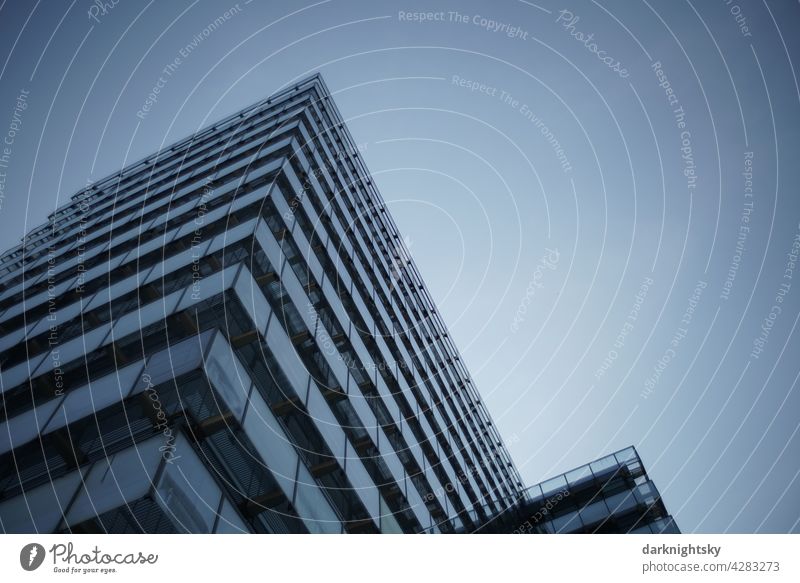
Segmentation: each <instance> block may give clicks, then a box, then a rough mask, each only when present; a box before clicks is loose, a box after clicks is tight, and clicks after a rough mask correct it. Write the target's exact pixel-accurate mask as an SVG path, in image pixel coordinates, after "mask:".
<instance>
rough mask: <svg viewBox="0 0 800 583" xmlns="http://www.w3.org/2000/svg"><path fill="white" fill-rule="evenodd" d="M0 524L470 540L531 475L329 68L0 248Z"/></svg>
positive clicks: (101, 187) (99, 187)
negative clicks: (478, 382) (473, 373)
mask: <svg viewBox="0 0 800 583" xmlns="http://www.w3.org/2000/svg"><path fill="white" fill-rule="evenodd" d="M0 354H1V355H2V356H0V375H1V376H0V381H1V382H2V385H0V388H2V397H3V398H2V400H0V425H1V426H0V529H2V531H4V532H122V533H126V532H265V533H266V532H290V533H291V532H315V533H316V532H319V533H339V532H366V533H369V532H458V531H463V530H475V529H477V527H478V526H479V525H480V524H482V523H484V522H486V521H487V520H488V519H489V518H490V517H492V516H494V515H496V514H497V513H499V512H502V511H503V510H504V501H506V500H508V499H509V498H514V497H517V496H519V495H521V494H522V493H523V487H522V483H521V481H520V478H519V474H518V472H517V470H516V468H515V467H514V465H513V463H512V461H511V458H510V457H509V455H508V453H507V451H506V449H505V447H504V446H503V443H502V440H501V438H500V436H499V434H498V433H497V431H496V429H495V428H494V426H493V425H492V424H491V422H490V418H489V415H488V413H487V411H486V409H485V407H484V405H483V403H482V402H481V400H480V398H479V396H478V393H477V392H476V390H475V388H474V386H473V384H472V381H471V379H470V377H469V374H468V373H467V371H466V369H465V368H464V365H463V363H462V361H461V358H460V357H459V354H458V352H457V351H456V349H455V347H454V345H453V343H452V341H451V340H450V338H449V335H448V333H447V330H446V329H445V327H444V324H443V322H442V320H441V318H440V317H439V315H438V313H437V311H436V308H435V306H434V305H433V302H432V301H431V298H430V296H429V295H428V293H427V291H426V289H425V287H424V285H423V283H422V280H421V278H420V276H419V273H418V271H417V270H416V268H415V266H414V264H413V263H412V261H411V259H410V257H409V255H408V252H407V250H406V249H405V248H404V246H403V243H402V239H401V237H400V236H399V234H398V231H397V228H396V226H395V224H394V222H393V221H392V218H391V217H390V215H389V213H388V212H387V210H386V208H385V205H384V203H383V201H382V199H381V198H380V195H379V194H378V192H377V191H376V189H375V187H374V185H373V184H372V181H371V179H370V177H369V174H368V172H367V171H366V168H365V167H364V165H363V163H362V162H361V159H360V157H359V155H358V153H357V149H356V148H355V146H354V142H353V140H352V138H351V137H350V135H349V133H348V132H347V130H346V128H345V126H344V124H343V121H342V118H341V116H340V114H339V113H338V111H337V109H336V106H335V105H334V104H333V102H332V100H331V98H330V94H329V92H328V90H327V89H326V87H325V84H324V82H323V81H322V79H321V78H320V77H319V76H313V77H310V78H308V79H306V80H304V81H302V82H300V83H298V84H297V85H296V86H293V87H291V88H289V89H287V90H285V91H283V92H281V93H279V94H277V95H273V96H271V97H270V98H269V99H266V100H264V101H262V102H260V103H257V104H255V105H253V106H251V107H248V108H247V109H245V110H243V111H241V112H239V113H237V114H235V115H233V116H230V117H229V118H227V119H225V120H223V121H221V122H218V123H217V124H215V125H214V126H213V127H211V128H208V129H206V130H204V131H201V132H199V133H197V134H195V135H193V136H191V137H189V138H187V139H185V140H183V141H181V142H179V143H177V144H175V145H173V146H172V147H170V148H167V149H165V150H162V151H160V152H158V153H157V154H155V155H153V156H150V157H148V158H147V159H145V160H142V161H141V162H139V163H137V164H134V165H132V166H131V167H128V168H125V169H124V170H122V171H121V172H119V173H117V174H115V175H113V176H110V177H108V178H107V179H105V180H103V181H101V182H99V183H96V184H94V185H92V186H90V187H88V188H86V189H84V190H82V191H81V192H79V193H78V194H76V195H75V196H74V197H72V199H71V202H70V203H69V204H67V205H65V206H63V207H61V208H59V209H58V210H57V211H56V212H55V213H54V214H52V215H51V217H50V219H49V221H48V222H47V223H46V224H44V225H42V226H41V227H39V228H37V229H34V230H33V231H32V232H30V233H29V234H28V235H27V236H26V237H25V239H24V241H23V243H22V244H21V245H19V246H18V247H16V248H14V249H11V250H10V251H8V252H7V253H5V254H4V255H3V256H2V258H0Z"/></svg>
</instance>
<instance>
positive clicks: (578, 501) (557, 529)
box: [473, 447, 680, 534]
mask: <svg viewBox="0 0 800 583" xmlns="http://www.w3.org/2000/svg"><path fill="white" fill-rule="evenodd" d="M473 532H474V531H473ZM478 532H494V533H498V532H499V533H514V534H574V533H617V534H621V533H634V534H672V533H679V532H680V531H679V530H678V527H677V525H676V524H675V521H674V520H673V519H672V516H670V515H669V513H668V512H667V509H666V508H665V506H664V503H663V501H662V500H661V495H660V494H659V493H658V490H657V489H656V487H655V485H654V484H653V482H652V481H651V480H650V478H649V477H648V475H647V471H646V470H645V468H644V466H643V465H642V461H641V459H640V458H639V454H638V453H637V452H636V449H635V448H633V447H628V448H626V449H623V450H620V451H618V452H616V453H613V454H611V455H607V456H605V457H603V458H600V459H599V460H596V461H593V462H591V463H588V464H586V465H583V466H580V467H578V468H575V469H574V470H571V471H569V472H567V473H565V474H562V475H560V476H556V477H555V478H551V479H549V480H546V481H544V482H542V483H541V484H537V485H535V486H532V487H530V488H528V489H526V490H525V491H524V492H523V494H522V495H521V496H520V497H519V498H518V499H517V500H515V501H511V502H510V503H509V505H508V509H507V510H506V511H505V512H502V513H500V514H497V515H496V516H495V517H493V518H492V519H490V520H489V521H488V522H486V523H484V524H483V525H481V526H479V527H478Z"/></svg>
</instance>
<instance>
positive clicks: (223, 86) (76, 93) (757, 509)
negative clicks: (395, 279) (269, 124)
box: [0, 0, 800, 532]
mask: <svg viewBox="0 0 800 583" xmlns="http://www.w3.org/2000/svg"><path fill="white" fill-rule="evenodd" d="M92 6H96V5H95V4H93V3H92V2H90V1H89V0H80V1H79V0H75V1H74V2H72V3H71V4H69V3H66V2H63V3H62V2H59V3H46V2H36V3H33V2H28V1H23V0H18V1H12V0H6V1H3V2H2V3H0V46H1V47H2V51H1V52H0V58H2V59H3V60H2V61H1V62H2V65H0V67H1V68H0V133H2V138H3V139H5V138H6V137H9V132H10V133H11V134H13V135H12V136H11V137H12V138H13V139H12V140H11V141H12V144H11V145H9V146H7V147H8V148H9V149H10V153H9V152H6V163H5V166H7V167H0V181H2V182H0V184H2V187H3V189H2V190H0V193H2V198H1V199H0V201H2V206H0V225H2V229H0V248H3V249H5V248H8V247H10V246H12V245H14V244H16V243H17V242H18V241H19V238H20V237H21V236H22V235H23V233H24V232H25V231H26V230H29V229H30V228H32V227H35V226H38V225H40V224H41V223H43V222H44V221H45V220H46V217H47V214H48V213H49V212H51V211H52V210H53V209H54V208H55V207H57V206H59V205H61V204H63V203H64V202H66V201H67V200H68V199H69V197H70V196H71V195H72V194H74V193H75V192H76V191H77V190H78V189H80V188H81V187H83V186H84V185H85V184H87V182H88V181H90V180H99V179H102V178H103V177H104V176H105V175H107V174H109V173H111V172H113V171H116V170H118V169H120V168H121V167H122V166H124V165H126V164H128V163H131V162H135V161H137V160H138V159H139V158H141V157H143V156H145V155H148V154H151V153H152V152H154V151H156V150H157V149H159V148H160V147H164V146H167V145H169V144H170V143H171V142H173V141H175V140H177V139H179V138H182V137H184V136H186V135H188V134H190V133H192V132H194V131H196V130H197V129H199V128H202V127H204V126H207V125H209V124H210V123H211V122H213V121H214V120H216V119H218V118H220V117H223V116H224V115H226V114H229V113H232V112H234V111H236V110H238V109H240V108H242V107H244V106H246V105H249V104H250V103H252V102H255V101H257V100H259V99H261V98H263V97H265V96H267V95H269V94H270V93H273V92H275V91H277V90H279V89H281V88H283V87H284V86H286V85H288V84H290V83H292V82H293V81H294V80H296V79H297V78H299V77H302V76H305V75H307V74H310V73H312V72H316V71H321V72H322V73H323V75H324V77H325V80H326V82H327V84H328V86H329V87H330V89H331V91H332V92H333V93H334V98H335V100H336V103H337V104H338V106H339V108H340V109H341V111H342V114H343V115H344V117H345V119H346V120H347V124H348V126H349V128H350V130H351V132H352V133H353V135H354V137H355V140H356V142H357V143H358V144H359V145H360V147H361V149H362V153H363V157H364V159H365V161H366V163H367V165H368V167H369V168H370V170H371V171H372V174H373V175H374V177H375V180H376V182H377V184H378V186H379V188H380V190H381V192H382V194H383V196H384V198H385V199H386V200H387V202H388V204H389V206H390V210H391V212H392V213H393V215H394V217H395V218H396V220H397V222H398V225H399V227H400V230H401V232H402V233H403V234H404V235H405V236H406V243H407V245H408V246H409V248H410V250H411V253H412V255H413V256H414V258H415V260H416V262H417V264H418V266H419V268H420V271H421V273H422V275H423V277H424V278H425V280H426V282H427V284H428V286H429V288H430V290H431V293H432V295H433V297H434V299H435V300H436V301H437V303H438V306H439V308H440V311H441V313H442V315H443V317H444V320H445V322H446V323H447V324H448V326H449V327H450V329H451V331H452V333H453V335H454V338H455V340H456V344H457V345H458V347H459V348H460V350H461V351H462V354H463V355H464V357H465V359H466V362H467V365H468V367H469V369H470V371H471V373H472V375H473V377H474V379H475V382H476V385H477V387H478V388H479V390H480V391H481V393H482V394H483V395H484V397H485V400H486V402H487V405H488V407H489V410H490V412H491V414H492V415H493V417H494V419H495V420H496V422H497V425H498V428H499V429H500V431H501V433H502V435H503V437H504V438H505V440H506V443H507V445H508V447H509V449H510V451H511V454H512V456H513V458H514V459H515V461H516V463H517V465H518V467H519V469H520V471H521V473H522V475H523V478H524V479H525V480H526V482H527V483H529V484H533V483H536V482H539V481H541V480H543V479H545V478H547V477H549V476H551V475H553V474H556V473H560V472H562V471H565V470H569V469H570V468H572V467H574V466H577V465H580V464H582V463H584V462H586V461H589V460H591V459H594V458H597V457H600V456H602V455H604V454H606V453H609V452H612V451H614V450H617V449H621V448H623V447H625V446H627V445H630V444H634V445H636V447H637V448H638V450H639V453H640V455H641V456H642V458H643V460H644V463H645V465H646V467H647V468H648V470H649V473H650V475H651V477H652V479H653V480H654V481H655V482H656V485H657V486H658V488H659V489H660V490H661V492H662V494H663V496H664V500H665V502H666V504H667V507H668V508H669V509H670V511H671V512H672V513H673V514H674V516H675V518H676V521H677V523H678V525H679V526H680V528H681V529H682V530H683V531H684V532H787V531H795V532H797V531H798V530H800V526H799V525H798V520H800V482H799V481H798V473H800V465H799V464H798V460H800V437H799V436H798V428H799V427H800V425H799V424H798V423H799V422H800V415H798V411H800V395H799V394H798V393H799V392H800V391H799V390H798V387H797V382H798V374H800V359H798V355H800V341H799V340H798V334H796V326H797V323H798V317H800V267H798V268H795V269H793V267H792V264H791V256H790V254H791V252H792V248H793V244H797V245H800V242H798V243H795V242H796V241H800V239H797V237H798V235H800V195H798V185H799V184H800V180H798V173H799V172H800V165H799V164H798V162H797V161H798V158H799V157H800V136H799V135H798V129H800V123H798V120H800V90H798V81H797V74H796V72H795V70H794V68H793V63H800V50H799V49H798V46H799V45H798V43H799V42H800V41H798V37H797V35H796V31H797V29H798V25H800V6H799V5H798V3H796V2H789V1H785V2H770V3H769V4H767V3H766V2H755V1H747V2H745V1H740V0H732V1H731V2H727V1H726V0H720V1H716V2H696V1H695V2H684V1H681V2H677V1H666V0H660V1H655V0H647V1H642V2H627V1H626V2H623V1H621V0H617V1H613V2H612V1H607V0H603V1H602V2H584V1H574V2H570V3H567V4H561V3H558V2H555V1H553V0H541V1H540V2H537V3H531V2H523V1H512V0H504V1H495V2H489V1H483V2H478V1H455V0H452V1H439V0H435V1H433V2H430V1H429V2H421V1H416V2H408V3H406V2H402V1H396V2H395V1H393V2H387V1H375V0H371V1H363V2H359V1H340V0H329V1H321V2H316V3H313V2H308V3H306V2H285V1H284V2H280V1H270V2H260V1H259V0H253V1H252V2H247V1H245V0H242V1H240V2H239V3H238V4H237V3H233V2H231V3H228V2H226V1H224V0H223V1H216V2H209V1H205V0H201V1H195V2H188V1H184V2H161V3H155V2H149V3H147V2H143V1H139V2H135V1H128V0H120V1H119V3H118V4H117V5H116V6H113V7H112V6H111V3H110V2H109V3H108V6H109V7H110V8H108V9H107V10H105V13H103V12H104V11H101V10H99V9H98V8H94V9H93V8H92ZM228 10H230V12H229V13H228V15H227V17H225V16H223V15H224V14H225V12H226V11H228ZM90 11H93V12H91V14H93V15H94V17H95V18H94V19H93V18H91V17H90ZM419 11H426V12H433V13H436V14H435V15H434V18H435V19H426V20H425V21H422V22H420V21H419V20H413V19H411V17H410V16H408V15H407V13H414V12H419ZM456 13H457V14H456ZM568 13H569V14H568ZM220 17H222V18H223V20H222V21H219V22H221V24H219V25H218V26H217V27H216V28H215V29H214V30H213V31H210V29H206V27H208V26H209V25H210V24H211V23H212V22H213V21H214V20H215V19H218V18H220ZM576 18H577V20H576ZM490 21H491V22H490ZM493 23H496V24H493ZM204 29H206V32H204ZM589 34H593V37H592V38H591V39H589V40H587V39H586V37H587V36H588V35H589ZM182 55H185V56H182ZM176 58H180V63H179V65H177V66H176V67H175V68H174V70H173V71H171V73H170V74H169V75H168V76H167V77H166V82H165V83H163V85H164V86H163V89H162V90H161V91H160V93H159V94H158V97H157V101H156V103H155V104H154V105H153V106H152V108H151V110H150V111H149V112H148V113H147V115H144V116H140V117H137V112H138V111H140V110H141V109H142V106H143V105H144V102H145V100H146V99H147V97H148V94H149V93H150V92H151V91H152V89H153V87H154V86H155V85H156V84H157V82H158V80H159V77H160V76H162V77H163V76H164V69H165V67H166V66H167V65H168V64H170V63H175V59H176ZM602 58H605V60H606V61H608V63H607V62H604V61H603V60H602ZM617 63H619V64H617ZM667 83H668V85H667ZM667 87H669V89H670V91H671V92H672V93H671V94H669V95H668V93H667ZM20 95H23V96H24V97H25V99H24V102H25V105H26V108H25V109H24V111H22V110H21V108H20V107H18V97H19V96H20ZM670 98H671V99H672V100H673V101H672V103H670V101H669V99H670ZM15 108H16V109H17V112H16V113H17V115H16V117H15ZM679 108H682V109H679ZM676 110H678V113H676ZM680 112H682V113H680ZM142 117H143V119H142ZM680 123H682V124H684V125H683V126H679V124H680ZM2 153H3V152H2V151H1V150H0V154H2ZM0 161H2V160H0ZM747 161H749V162H750V163H751V164H750V165H749V166H748V165H747ZM746 172H749V174H747V175H746V174H745V173H746ZM750 173H751V174H750ZM743 227H744V229H743ZM737 245H738V246H737ZM795 250H797V247H795ZM787 269H788V271H787ZM729 273H733V276H730V275H729ZM792 275H793V276H794V278H793V279H791V278H789V277H787V276H792ZM726 282H727V283H726ZM782 284H789V286H788V288H787V287H786V286H784V287H783V288H782V287H781V286H782ZM726 285H727V287H726ZM696 290H698V291H696ZM726 290H727V293H726ZM698 292H699V293H698ZM783 292H785V295H780V294H781V293H783ZM778 298H780V299H778ZM765 321H766V324H765ZM764 329H766V330H767V331H764ZM764 338H766V341H765V342H764V343H762V342H761V340H762V339H764ZM755 342H758V343H762V344H763V346H761V347H758V346H756V344H754V343H755ZM754 348H759V349H760V350H761V352H760V353H754ZM648 387H649V388H648Z"/></svg>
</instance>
